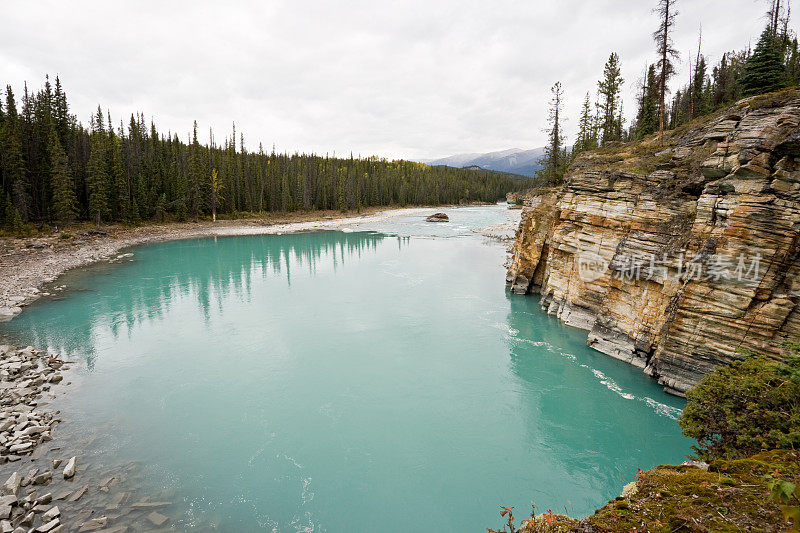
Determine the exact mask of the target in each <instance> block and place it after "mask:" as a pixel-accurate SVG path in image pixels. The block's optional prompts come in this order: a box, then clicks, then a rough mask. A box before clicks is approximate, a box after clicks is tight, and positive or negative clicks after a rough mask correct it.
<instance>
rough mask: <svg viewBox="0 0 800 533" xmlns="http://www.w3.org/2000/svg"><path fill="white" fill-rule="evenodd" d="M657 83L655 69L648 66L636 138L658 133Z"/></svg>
mask: <svg viewBox="0 0 800 533" xmlns="http://www.w3.org/2000/svg"><path fill="white" fill-rule="evenodd" d="M658 90H659V89H658V82H657V81H656V67H655V65H650V66H649V67H648V68H647V77H646V79H645V83H644V87H643V91H642V101H641V102H640V112H639V118H638V122H637V124H636V137H637V138H638V139H642V138H644V137H645V136H646V135H650V134H651V133H655V132H656V131H658Z"/></svg>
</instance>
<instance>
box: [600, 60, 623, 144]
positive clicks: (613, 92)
mask: <svg viewBox="0 0 800 533" xmlns="http://www.w3.org/2000/svg"><path fill="white" fill-rule="evenodd" d="M623 83H624V81H623V79H622V76H621V75H620V67H619V56H618V55H617V54H616V53H615V52H612V54H611V55H610V56H609V58H608V61H607V62H606V65H605V67H604V68H603V79H602V80H601V81H600V82H598V84H597V86H598V94H599V96H600V108H601V123H600V140H601V143H602V144H605V143H608V142H611V141H618V140H619V139H620V135H621V130H622V125H621V124H620V123H619V121H618V115H619V108H620V92H621V90H622V84H623Z"/></svg>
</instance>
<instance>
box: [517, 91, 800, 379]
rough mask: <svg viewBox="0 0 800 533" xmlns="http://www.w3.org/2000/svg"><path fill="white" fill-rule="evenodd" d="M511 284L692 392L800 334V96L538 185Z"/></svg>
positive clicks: (592, 160)
mask: <svg viewBox="0 0 800 533" xmlns="http://www.w3.org/2000/svg"><path fill="white" fill-rule="evenodd" d="M524 204H525V207H524V209H523V213H522V221H521V223H520V226H519V229H518V231H517V236H516V241H515V244H514V246H513V249H512V256H511V261H510V268H509V271H508V276H507V283H508V285H509V286H510V288H511V290H512V291H513V292H515V293H519V294H525V293H536V294H540V295H541V302H542V306H543V308H544V309H546V310H547V312H548V313H551V314H553V315H556V316H558V317H559V318H560V319H561V320H562V321H564V322H565V323H566V324H569V325H571V326H575V327H579V328H583V329H586V330H588V331H589V335H588V341H587V342H588V344H589V345H590V346H592V347H594V348H596V349H597V350H599V351H601V352H603V353H606V354H608V355H611V356H612V357H616V358H618V359H621V360H624V361H627V362H629V363H631V364H634V365H636V366H638V367H641V368H642V369H643V370H644V372H646V373H647V374H649V375H651V376H653V377H654V378H656V379H658V380H659V382H660V383H661V384H663V385H664V386H665V388H666V389H667V390H668V391H671V392H674V393H683V392H685V391H686V390H688V389H689V388H691V387H692V386H693V385H694V384H696V383H697V382H698V381H699V379H700V378H701V377H702V376H703V375H704V374H706V373H708V372H710V371H711V370H712V369H713V368H714V366H716V365H719V364H725V363H729V362H731V361H732V360H734V359H736V358H741V357H742V356H743V355H742V353H743V352H746V351H747V350H751V351H754V352H760V353H764V354H768V355H769V356H772V357H775V358H779V357H781V356H782V353H783V349H784V346H785V344H786V342H787V341H792V340H800V336H799V335H798V334H799V333H800V308H798V302H800V259H799V257H800V91H798V90H797V89H791V90H786V91H782V92H780V93H773V94H771V95H765V96H760V97H756V98H751V99H748V100H743V101H741V102H739V103H737V104H736V105H734V106H732V107H731V108H729V109H727V110H725V111H724V112H718V113H715V114H713V115H710V116H707V117H703V118H701V119H699V120H696V121H694V122H692V123H690V124H688V125H687V126H684V127H682V128H680V129H678V130H675V131H672V132H669V133H667V134H665V136H664V138H663V139H661V140H660V141H659V140H657V139H655V138H650V139H646V140H645V141H643V142H641V143H635V144H625V145H616V146H609V147H604V148H603V149H601V150H599V151H596V152H592V153H588V154H584V155H582V156H580V157H579V158H578V159H577V160H576V162H575V163H574V164H573V166H572V167H571V168H570V171H569V172H568V175H567V177H566V179H565V185H564V186H563V187H561V188H558V189H552V190H539V191H532V192H530V193H529V194H528V195H527V196H526V198H525V199H524Z"/></svg>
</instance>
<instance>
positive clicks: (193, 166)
mask: <svg viewBox="0 0 800 533" xmlns="http://www.w3.org/2000/svg"><path fill="white" fill-rule="evenodd" d="M201 158H202V155H201V154H200V143H199V142H198V141H197V121H196V120H195V121H194V128H193V130H192V144H191V146H190V147H189V190H188V191H187V192H188V196H189V209H190V210H191V212H192V216H193V217H194V220H195V222H196V221H197V219H198V218H199V216H200V200H201V198H200V183H201V182H202V180H203V177H202V176H203V167H202V160H201Z"/></svg>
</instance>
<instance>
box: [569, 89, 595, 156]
mask: <svg viewBox="0 0 800 533" xmlns="http://www.w3.org/2000/svg"><path fill="white" fill-rule="evenodd" d="M595 148H597V130H596V128H595V120H594V115H592V104H591V99H590V97H589V93H588V92H587V93H586V97H585V98H584V100H583V105H582V106H581V115H580V119H579V120H578V138H577V139H576V141H575V146H574V147H573V149H572V156H573V157H575V156H577V155H578V154H579V153H581V152H586V151H588V150H594V149H595Z"/></svg>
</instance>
